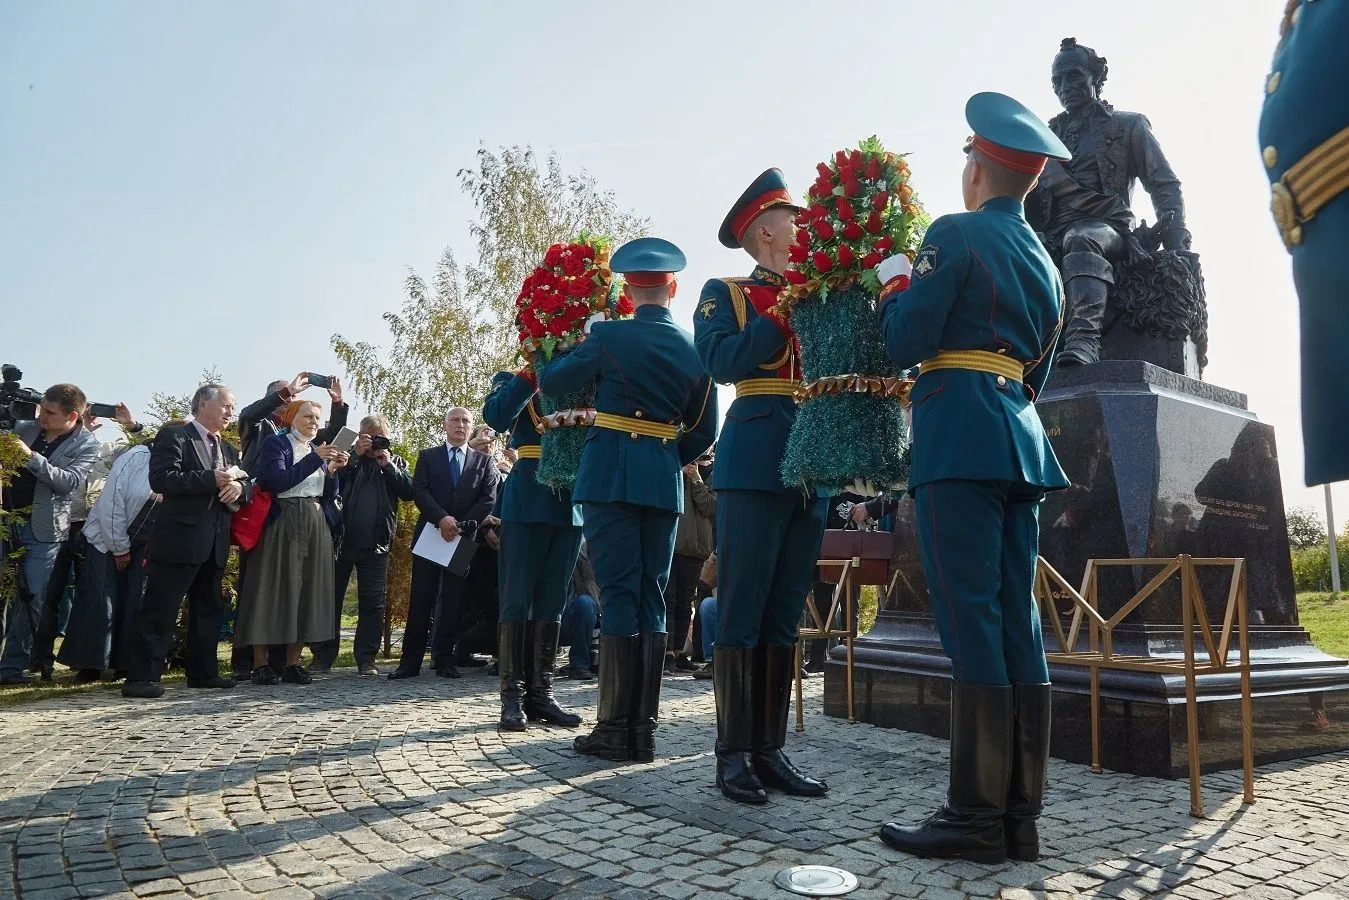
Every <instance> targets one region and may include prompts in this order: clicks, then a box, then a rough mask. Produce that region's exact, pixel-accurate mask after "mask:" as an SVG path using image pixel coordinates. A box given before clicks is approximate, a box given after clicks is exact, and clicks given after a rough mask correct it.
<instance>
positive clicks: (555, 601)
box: [479, 522, 581, 622]
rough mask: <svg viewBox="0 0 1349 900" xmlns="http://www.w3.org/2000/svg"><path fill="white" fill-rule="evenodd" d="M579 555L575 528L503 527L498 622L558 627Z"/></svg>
mask: <svg viewBox="0 0 1349 900" xmlns="http://www.w3.org/2000/svg"><path fill="white" fill-rule="evenodd" d="M479 552H481V551H479ZM580 552H581V529H580V528H577V527H575V526H567V527H565V528H564V527H559V526H556V525H545V524H542V523H539V522H503V523H502V525H501V551H500V553H499V555H498V559H499V566H498V572H499V573H500V574H499V576H498V577H499V583H500V595H501V614H500V619H501V621H502V622H559V621H561V620H562V608H563V607H564V606H566V605H567V586H568V585H569V584H570V583H571V573H572V570H573V569H575V568H576V557H577V556H578V555H579V554H580Z"/></svg>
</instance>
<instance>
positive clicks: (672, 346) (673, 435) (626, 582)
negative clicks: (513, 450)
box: [539, 238, 717, 762]
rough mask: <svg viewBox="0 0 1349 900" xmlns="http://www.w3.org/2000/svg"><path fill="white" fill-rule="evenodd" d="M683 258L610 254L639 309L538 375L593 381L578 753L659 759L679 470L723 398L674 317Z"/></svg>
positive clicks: (583, 486) (586, 457) (635, 248)
mask: <svg viewBox="0 0 1349 900" xmlns="http://www.w3.org/2000/svg"><path fill="white" fill-rule="evenodd" d="M684 264H685V260H684V254H683V253H682V252H681V251H680V250H679V248H678V247H676V246H675V245H674V244H672V243H670V242H669V241H664V240H661V239H660V238H638V239H637V240H635V241H629V242H628V243H626V244H624V245H623V246H622V247H620V248H619V249H618V251H617V252H615V253H614V255H613V259H612V260H611V261H610V266H611V267H612V268H613V270H614V271H615V272H621V273H623V274H624V275H625V276H626V281H627V284H626V286H625V287H624V291H625V292H626V293H627V296H628V297H629V299H631V300H632V302H633V303H634V304H635V305H636V307H637V309H636V313H635V315H634V316H633V318H632V319H630V320H626V321H617V322H597V323H596V324H595V325H594V326H593V327H592V328H591V329H590V335H589V337H587V338H586V340H585V341H584V342H582V343H581V344H580V346H578V347H577V348H576V349H575V350H573V351H572V352H571V353H569V354H567V355H566V356H564V357H562V358H561V359H558V360H556V361H555V362H554V363H553V364H552V365H549V366H548V367H547V368H546V369H545V370H544V371H543V372H542V373H541V375H540V377H539V387H540V389H541V390H543V391H544V392H545V393H548V394H554V395H561V394H566V393H570V392H571V391H576V390H580V389H582V388H584V387H585V386H586V385H588V384H591V383H594V382H596V381H597V380H598V383H597V384H596V391H595V412H596V415H595V425H594V427H593V428H591V430H590V433H589V434H588V435H587V436H586V445H585V452H584V453H583V454H582V455H581V468H580V471H579V472H578V473H577V475H576V486H575V488H574V489H573V491H572V499H573V500H575V501H577V502H579V503H580V504H581V506H582V510H583V512H584V513H585V538H586V546H587V547H588V548H589V553H590V559H591V562H592V563H593V564H594V568H595V580H596V581H597V582H598V583H599V588H600V605H601V609H602V626H601V635H600V684H599V695H600V696H599V710H598V715H597V717H596V718H597V719H598V723H597V724H596V726H595V729H594V730H593V731H592V732H591V733H590V734H588V735H585V736H582V737H578V738H577V739H576V742H575V747H576V751H577V752H578V753H583V754H586V755H589V756H598V757H601V758H603V759H610V760H627V759H635V760H638V761H642V762H649V761H650V760H652V759H654V758H655V731H656V719H657V715H658V712H659V704H660V679H661V673H662V670H663V668H664V663H665V644H666V633H665V597H664V593H665V584H666V582H667V581H668V580H669V577H670V562H671V559H672V558H673V556H674V542H675V527H676V525H677V523H678V519H679V514H680V513H681V512H683V510H684V477H683V472H682V469H683V467H684V466H686V465H688V464H689V463H691V462H693V461H694V460H695V459H697V458H698V457H699V456H700V455H702V452H703V451H704V450H706V449H707V448H708V447H710V446H711V445H712V440H713V438H714V437H715V436H716V428H717V398H716V393H715V392H714V391H713V390H712V382H711V381H710V380H709V379H708V377H707V375H706V374H705V373H704V372H703V369H702V366H701V365H699V363H698V355H697V353H696V352H695V351H694V349H693V339H692V337H690V336H689V334H688V333H687V332H686V331H684V330H683V329H681V328H679V327H678V326H676V325H675V324H674V320H673V319H672V318H671V317H670V301H671V300H673V299H674V294H675V278H674V273H675V272H679V271H681V270H682V269H683V268H684Z"/></svg>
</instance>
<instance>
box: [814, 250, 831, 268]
mask: <svg viewBox="0 0 1349 900" xmlns="http://www.w3.org/2000/svg"><path fill="white" fill-rule="evenodd" d="M810 261H811V262H812V263H814V265H815V268H816V269H819V270H820V271H821V272H828V271H829V270H830V269H832V268H833V267H834V261H833V259H831V258H830V257H829V254H828V253H825V252H824V251H823V250H816V251H815V252H814V253H812V254H811V257H810Z"/></svg>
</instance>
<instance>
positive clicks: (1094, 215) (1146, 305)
mask: <svg viewBox="0 0 1349 900" xmlns="http://www.w3.org/2000/svg"><path fill="white" fill-rule="evenodd" d="M1106 71H1107V69H1106V60H1105V58H1104V57H1102V56H1100V55H1098V54H1097V53H1096V51H1094V50H1092V49H1091V48H1090V47H1084V46H1082V45H1080V44H1078V43H1077V40H1076V39H1075V38H1067V39H1066V40H1064V41H1063V42H1062V44H1061V45H1060V47H1059V52H1058V55H1057V56H1055V57H1054V64H1053V68H1052V70H1051V77H1052V83H1053V88H1054V93H1055V95H1056V96H1057V97H1058V99H1059V102H1060V103H1061V104H1062V105H1063V109H1064V111H1063V112H1062V113H1060V114H1059V115H1057V116H1055V117H1054V118H1052V119H1050V120H1049V127H1050V128H1051V129H1052V130H1053V132H1054V133H1055V134H1057V135H1058V136H1059V138H1060V139H1062V141H1063V142H1064V144H1066V145H1067V147H1068V149H1069V150H1070V151H1072V154H1073V157H1072V159H1071V160H1070V161H1068V162H1066V163H1059V162H1057V161H1055V160H1052V159H1051V160H1050V161H1049V164H1048V165H1047V166H1046V167H1045V171H1044V174H1043V175H1042V176H1041V178H1040V183H1039V185H1038V186H1037V187H1036V189H1035V190H1034V191H1033V192H1032V194H1031V196H1030V197H1029V198H1027V201H1026V214H1027V218H1028V219H1029V221H1030V222H1031V224H1032V225H1033V226H1035V228H1036V230H1037V231H1038V232H1040V235H1041V239H1042V240H1043V241H1044V243H1045V245H1046V247H1048V249H1049V251H1050V253H1051V254H1053V256H1054V258H1055V259H1056V260H1057V261H1058V262H1059V265H1060V269H1061V271H1062V273H1063V281H1064V293H1065V301H1066V302H1065V327H1064V331H1063V335H1062V337H1061V339H1060V342H1059V354H1058V356H1057V358H1056V360H1057V362H1056V364H1057V365H1058V366H1080V365H1088V364H1090V363H1094V362H1096V361H1097V360H1098V359H1100V357H1101V338H1102V333H1103V330H1108V329H1109V328H1110V327H1111V326H1112V325H1113V324H1114V322H1113V321H1112V322H1111V323H1109V324H1107V323H1106V312H1107V310H1106V305H1107V300H1108V299H1110V297H1111V296H1112V286H1114V287H1113V293H1114V294H1115V295H1119V294H1121V293H1125V294H1127V295H1128V296H1127V297H1126V298H1124V299H1126V300H1127V301H1128V302H1127V303H1126V304H1125V308H1123V309H1121V310H1120V313H1119V314H1118V315H1116V316H1115V317H1114V318H1115V319H1120V318H1122V319H1124V321H1125V324H1127V325H1128V326H1130V327H1132V328H1134V329H1135V330H1137V331H1140V332H1141V331H1149V332H1151V333H1154V334H1165V335H1166V336H1168V337H1176V338H1181V339H1184V338H1192V339H1194V340H1195V343H1196V344H1197V345H1199V346H1200V351H1199V355H1200V362H1199V366H1200V367H1202V365H1203V359H1202V356H1203V347H1202V344H1203V340H1204V334H1203V332H1204V331H1205V326H1206V324H1207V315H1206V313H1205V311H1204V306H1203V286H1202V279H1201V277H1200V276H1199V271H1198V258H1197V257H1196V256H1195V255H1194V254H1192V253H1189V252H1188V251H1189V247H1190V233H1189V231H1187V230H1186V228H1185V204H1184V200H1183V199H1182V197H1181V191H1180V179H1178V178H1177V177H1176V175H1175V173H1174V172H1173V171H1172V170H1171V166H1170V164H1169V163H1168V162H1167V161H1166V156H1165V155H1164V154H1163V153H1162V148H1161V145H1160V144H1158V143H1157V139H1156V138H1155V137H1154V136H1153V134H1152V127H1151V125H1150V124H1149V123H1148V120H1147V118H1146V117H1145V116H1143V115H1141V114H1139V113H1134V112H1125V111H1123V110H1117V109H1115V108H1114V107H1112V106H1111V105H1110V104H1108V103H1106V102H1105V101H1103V100H1102V99H1101V87H1102V85H1104V84H1105V79H1106ZM1135 181H1140V182H1142V184H1143V187H1144V189H1146V190H1147V192H1148V194H1149V196H1151V198H1152V204H1153V207H1154V209H1155V210H1156V213H1157V224H1156V225H1155V226H1153V227H1152V228H1148V227H1146V225H1145V226H1144V227H1141V228H1136V227H1135V223H1136V220H1135V218H1134V214H1133V211H1132V210H1131V209H1130V198H1131V196H1132V193H1133V186H1134V182H1135ZM1159 244H1160V246H1161V251H1160V252H1158V249H1157V248H1158V245H1159ZM1122 278H1123V279H1125V280H1129V279H1130V278H1132V279H1133V281H1134V282H1135V284H1134V285H1132V290H1127V291H1126V290H1124V288H1125V285H1123V284H1121V279H1122ZM1177 289H1178V290H1177ZM1163 295H1168V296H1163ZM1170 295H1174V296H1170ZM1130 307H1132V308H1130ZM1112 308H1113V304H1112Z"/></svg>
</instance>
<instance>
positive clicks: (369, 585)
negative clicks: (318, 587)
mask: <svg viewBox="0 0 1349 900" xmlns="http://www.w3.org/2000/svg"><path fill="white" fill-rule="evenodd" d="M351 449H352V457H351V462H350V463H349V464H348V465H347V466H346V467H345V468H343V469H341V470H340V471H339V472H338V475H337V479H338V485H339V491H340V493H341V495H342V500H343V502H342V527H341V541H340V545H339V550H338V553H337V564H336V569H335V572H334V577H333V593H334V602H333V621H334V627H335V631H334V634H335V635H337V636H336V637H334V638H333V639H332V640H330V641H323V642H321V643H318V644H314V645H313V646H312V647H311V649H312V650H313V651H314V663H313V665H311V666H310V667H309V668H310V671H311V672H319V673H323V672H327V671H328V670H329V669H330V668H332V665H333V662H334V661H336V659H337V651H338V647H339V646H340V644H341V630H342V601H343V599H344V598H345V597H346V593H347V583H348V582H349V581H351V573H352V571H353V570H354V571H355V573H356V595H357V597H358V598H359V604H360V605H359V607H358V611H357V614H356V641H355V652H356V668H357V670H358V671H359V672H360V674H362V675H365V676H370V675H378V674H379V669H377V668H375V654H376V653H377V652H378V651H379V639H380V632H381V630H382V628H383V625H384V605H385V592H386V589H387V586H388V574H389V548H390V546H392V545H393V538H394V533H395V532H396V531H397V530H398V501H400V500H411V499H412V476H411V475H409V474H408V464H407V461H406V460H404V459H403V458H402V457H401V456H399V455H398V454H396V453H394V452H393V451H392V450H391V449H390V448H389V421H388V420H387V419H385V418H384V417H383V416H366V417H365V418H364V419H362V420H361V433H360V437H358V438H357V439H356V444H355V445H354V446H353V447H352V448H351Z"/></svg>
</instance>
